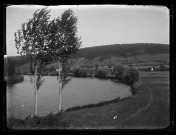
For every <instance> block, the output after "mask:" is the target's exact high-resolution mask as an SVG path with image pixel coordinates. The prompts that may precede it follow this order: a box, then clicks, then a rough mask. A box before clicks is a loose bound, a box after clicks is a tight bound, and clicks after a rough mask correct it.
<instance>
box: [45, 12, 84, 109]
mask: <svg viewBox="0 0 176 135" xmlns="http://www.w3.org/2000/svg"><path fill="white" fill-rule="evenodd" d="M76 24H77V17H76V16H75V15H74V13H73V11H72V10H70V9H68V10H66V11H65V12H64V13H63V14H62V15H61V17H58V18H57V19H54V20H53V21H51V23H50V24H49V30H50V31H49V32H50V35H49V37H48V38H49V39H51V40H50V41H49V45H48V47H49V49H48V52H49V53H50V54H52V56H53V57H54V58H55V61H56V62H57V63H58V70H57V71H58V75H57V81H58V85H59V107H58V112H60V111H61V94H62V90H63V87H64V86H65V85H66V84H67V83H68V82H69V81H70V79H69V77H68V70H69V64H68V59H69V58H70V55H71V54H72V53H75V52H76V51H77V50H78V49H79V47H80V45H81V41H80V40H81V39H80V37H78V36H77V27H76Z"/></svg>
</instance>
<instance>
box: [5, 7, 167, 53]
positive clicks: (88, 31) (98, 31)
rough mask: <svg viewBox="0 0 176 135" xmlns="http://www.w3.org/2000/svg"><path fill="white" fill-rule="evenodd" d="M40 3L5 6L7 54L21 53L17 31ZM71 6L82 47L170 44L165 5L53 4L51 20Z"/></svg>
mask: <svg viewBox="0 0 176 135" xmlns="http://www.w3.org/2000/svg"><path fill="white" fill-rule="evenodd" d="M40 8H42V7H41V6H34V5H33V6H19V5H18V6H9V7H7V8H6V37H7V38H6V39H7V40H6V41H7V42H6V43H7V44H6V45H7V55H8V56H9V55H10V56H16V55H18V54H17V53H16V52H17V50H16V48H15V41H14V39H15V38H14V32H16V31H17V30H18V29H21V24H22V23H24V22H27V21H28V20H29V19H30V18H32V16H33V13H34V12H35V11H36V10H37V9H40ZM69 8H70V9H72V10H73V12H74V13H75V15H76V16H77V17H78V23H77V26H78V35H79V36H81V39H82V46H81V48H84V47H91V46H99V45H108V44H121V43H164V44H169V9H168V8H166V7H162V6H117V5H116V6H112V5H104V6H100V5H99V6H90V5H88V6H81V5H80V6H50V7H48V9H50V10H51V12H50V15H51V19H53V18H56V17H58V16H60V15H61V14H62V13H63V12H64V11H65V10H66V9H69Z"/></svg>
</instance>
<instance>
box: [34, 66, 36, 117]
mask: <svg viewBox="0 0 176 135" xmlns="http://www.w3.org/2000/svg"><path fill="white" fill-rule="evenodd" d="M36 76H37V66H36V67H35V74H34V89H35V92H34V93H35V109H34V116H37V86H36Z"/></svg>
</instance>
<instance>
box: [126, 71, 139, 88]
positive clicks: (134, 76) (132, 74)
mask: <svg viewBox="0 0 176 135" xmlns="http://www.w3.org/2000/svg"><path fill="white" fill-rule="evenodd" d="M138 79H139V72H138V70H137V69H135V68H129V69H128V70H127V71H126V72H125V74H124V80H123V81H124V82H125V83H127V84H128V85H130V86H131V85H132V84H133V83H135V82H137V81H138Z"/></svg>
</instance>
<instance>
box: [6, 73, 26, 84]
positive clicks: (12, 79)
mask: <svg viewBox="0 0 176 135" xmlns="http://www.w3.org/2000/svg"><path fill="white" fill-rule="evenodd" d="M22 81H24V76H19V75H18V76H13V77H8V80H7V84H15V83H19V82H22Z"/></svg>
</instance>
